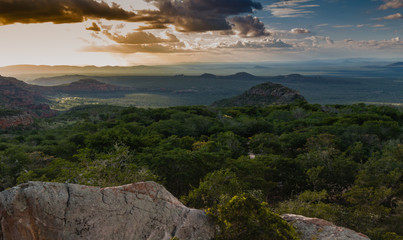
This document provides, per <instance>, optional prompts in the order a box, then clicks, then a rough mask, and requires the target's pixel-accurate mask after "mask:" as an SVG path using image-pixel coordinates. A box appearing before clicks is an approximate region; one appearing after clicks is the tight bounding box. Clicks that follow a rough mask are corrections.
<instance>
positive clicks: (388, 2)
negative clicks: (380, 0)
mask: <svg viewBox="0 0 403 240" xmlns="http://www.w3.org/2000/svg"><path fill="white" fill-rule="evenodd" d="M384 1H385V4H382V5H381V6H380V7H379V9H382V10H386V9H389V8H403V0H384Z"/></svg>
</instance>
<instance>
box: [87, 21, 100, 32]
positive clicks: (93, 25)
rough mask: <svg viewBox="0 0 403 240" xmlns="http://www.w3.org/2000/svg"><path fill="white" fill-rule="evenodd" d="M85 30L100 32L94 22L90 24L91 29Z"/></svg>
mask: <svg viewBox="0 0 403 240" xmlns="http://www.w3.org/2000/svg"><path fill="white" fill-rule="evenodd" d="M86 29H87V30H89V31H94V32H99V31H101V28H100V27H99V26H98V24H96V23H95V22H93V23H92V25H91V27H87V28H86Z"/></svg>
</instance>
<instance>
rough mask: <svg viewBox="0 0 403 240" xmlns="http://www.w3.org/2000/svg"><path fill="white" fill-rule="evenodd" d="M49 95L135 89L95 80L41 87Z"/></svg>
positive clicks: (81, 80)
mask: <svg viewBox="0 0 403 240" xmlns="http://www.w3.org/2000/svg"><path fill="white" fill-rule="evenodd" d="M41 88H42V89H43V90H44V91H45V92H47V93H53V94H54V93H68V94H77V93H93V94H100V93H113V92H126V91H134V90H135V89H134V88H129V87H121V86H116V85H112V84H107V83H103V82H100V81H97V80H95V79H80V80H78V81H75V82H72V83H69V84H65V85H58V86H48V87H41Z"/></svg>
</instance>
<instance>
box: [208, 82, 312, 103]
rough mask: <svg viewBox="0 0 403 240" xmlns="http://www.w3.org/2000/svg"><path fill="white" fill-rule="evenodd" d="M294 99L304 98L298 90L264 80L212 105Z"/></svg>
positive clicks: (286, 101)
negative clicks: (239, 93) (264, 81)
mask: <svg viewBox="0 0 403 240" xmlns="http://www.w3.org/2000/svg"><path fill="white" fill-rule="evenodd" d="M296 101H306V100H305V98H304V97H303V96H302V95H301V94H299V92H297V91H295V90H293V89H290V88H287V87H284V86H283V85H281V84H276V83H272V82H266V83H263V84H259V85H257V86H254V87H252V88H251V89H249V90H247V91H245V92H244V93H243V94H241V95H239V96H236V97H232V98H228V99H223V100H219V101H216V102H214V103H213V104H212V106H216V107H241V106H267V105H272V104H291V103H294V102H296Z"/></svg>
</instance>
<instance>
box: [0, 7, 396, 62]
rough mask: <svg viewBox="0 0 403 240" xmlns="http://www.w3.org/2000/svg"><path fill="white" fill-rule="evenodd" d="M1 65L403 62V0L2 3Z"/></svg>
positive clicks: (0, 26)
mask: <svg viewBox="0 0 403 240" xmlns="http://www.w3.org/2000/svg"><path fill="white" fill-rule="evenodd" d="M0 54H1V57H0V66H6V65H16V64H36V65H40V64H43V65H97V66H103V65H122V66H129V65H141V64H145V65H154V64H156V65H157V64H178V63H193V62H272V61H274V62H275V61H303V60H313V59H338V58H383V59H385V58H401V56H403V0H288V1H285V0H283V1H278V0H261V1H252V0H113V1H112V0H107V1H97V0H0Z"/></svg>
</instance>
